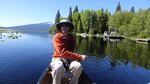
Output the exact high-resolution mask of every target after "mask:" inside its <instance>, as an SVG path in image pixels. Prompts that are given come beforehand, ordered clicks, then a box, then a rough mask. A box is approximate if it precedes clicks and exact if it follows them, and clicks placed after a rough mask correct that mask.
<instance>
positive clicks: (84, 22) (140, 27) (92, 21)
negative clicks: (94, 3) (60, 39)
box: [50, 2, 150, 38]
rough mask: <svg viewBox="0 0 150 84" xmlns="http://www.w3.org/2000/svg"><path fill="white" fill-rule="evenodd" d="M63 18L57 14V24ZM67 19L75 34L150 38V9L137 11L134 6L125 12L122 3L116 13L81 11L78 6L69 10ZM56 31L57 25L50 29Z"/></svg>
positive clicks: (102, 10)
mask: <svg viewBox="0 0 150 84" xmlns="http://www.w3.org/2000/svg"><path fill="white" fill-rule="evenodd" d="M62 18H65V17H62V16H61V14H60V12H59V10H58V11H57V13H56V17H55V23H57V22H59V21H60V20H61V19H62ZM67 18H68V19H69V20H70V22H72V23H73V24H74V27H75V28H74V30H73V31H72V32H73V33H86V34H90V35H94V34H99V35H102V34H103V33H104V32H105V31H108V32H111V31H114V30H115V31H116V32H117V33H118V34H120V35H122V36H125V37H139V38H148V37H150V8H147V9H141V8H140V9H138V11H135V8H134V6H132V7H131V9H130V10H128V11H127V10H123V9H122V8H121V4H120V2H118V5H117V6H116V10H115V11H114V13H110V12H109V11H108V10H107V9H106V10H104V9H103V8H102V9H99V10H90V9H86V10H81V11H79V8H78V6H76V7H75V9H74V10H73V11H72V8H71V7H70V8H69V14H68V16H67ZM55 31H56V28H55V25H54V26H52V27H51V28H50V32H51V33H54V32H55Z"/></svg>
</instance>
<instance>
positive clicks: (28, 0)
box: [0, 0, 150, 27]
mask: <svg viewBox="0 0 150 84" xmlns="http://www.w3.org/2000/svg"><path fill="white" fill-rule="evenodd" d="M119 1H120V4H121V8H122V10H128V11H129V10H130V9H131V7H132V6H134V7H135V11H137V10H138V9H139V8H142V9H147V8H149V7H150V0H0V27H10V26H18V25H25V24H33V23H43V22H52V23H54V20H55V16H56V13H57V11H58V9H59V11H60V14H61V16H63V17H67V16H68V13H69V7H70V6H71V7H72V10H74V8H75V6H76V5H77V6H78V8H79V11H81V10H85V9H91V10H99V9H102V8H103V9H104V10H106V9H108V11H110V12H111V13H114V11H115V10H116V6H117V4H118V2H119Z"/></svg>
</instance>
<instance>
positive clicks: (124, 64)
mask: <svg viewBox="0 0 150 84" xmlns="http://www.w3.org/2000/svg"><path fill="white" fill-rule="evenodd" d="M75 52H77V53H81V54H86V55H88V56H89V58H88V59H87V60H86V61H84V62H82V64H83V66H84V71H85V72H86V73H87V75H88V77H89V78H90V79H91V80H92V81H93V82H96V84H148V83H149V82H150V45H148V44H137V43H136V42H134V41H130V40H122V41H111V40H109V41H107V40H104V39H103V38H91V37H90V38H82V37H77V39H76V48H75ZM52 53H53V46H52V35H48V33H46V32H40V33H39V32H33V33H31V32H30V33H5V35H4V34H3V35H2V34H0V66H1V67H0V84H36V82H37V80H38V79H39V77H40V75H41V74H42V72H43V70H44V69H45V68H46V66H47V65H48V64H49V61H50V59H51V55H52Z"/></svg>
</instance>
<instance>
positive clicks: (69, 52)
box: [50, 19, 87, 84]
mask: <svg viewBox="0 0 150 84" xmlns="http://www.w3.org/2000/svg"><path fill="white" fill-rule="evenodd" d="M56 28H57V30H58V32H57V33H56V34H55V35H54V37H53V44H54V53H53V58H52V62H51V63H50V65H51V66H52V72H51V74H52V77H53V84H61V78H62V77H63V76H64V72H65V71H66V70H69V71H70V72H71V73H72V75H73V77H72V78H71V80H70V84H78V78H79V77H80V74H81V72H82V65H81V64H80V62H78V61H81V60H85V59H86V58H87V56H86V55H80V54H77V53H74V52H73V50H74V46H75V37H73V36H72V35H70V34H69V31H70V30H73V28H74V26H73V24H72V23H70V22H69V21H68V20H67V19H63V20H61V21H60V22H59V23H57V24H56ZM67 67H68V69H67Z"/></svg>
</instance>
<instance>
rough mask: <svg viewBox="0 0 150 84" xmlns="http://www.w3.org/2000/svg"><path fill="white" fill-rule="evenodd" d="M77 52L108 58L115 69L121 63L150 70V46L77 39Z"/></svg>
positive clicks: (132, 42)
mask: <svg viewBox="0 0 150 84" xmlns="http://www.w3.org/2000/svg"><path fill="white" fill-rule="evenodd" d="M75 51H76V52H77V53H81V54H86V55H88V56H96V57H99V58H106V57H107V58H108V61H109V62H110V65H111V66H112V67H113V68H115V66H116V65H119V64H120V63H123V64H125V65H126V66H127V65H128V63H129V62H131V63H132V64H133V68H136V66H142V67H145V68H147V69H150V44H139V43H136V42H135V41H131V40H127V39H124V40H119V41H118V40H106V39H103V38H97V37H85V38H83V37H80V36H77V38H76V47H75Z"/></svg>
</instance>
